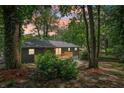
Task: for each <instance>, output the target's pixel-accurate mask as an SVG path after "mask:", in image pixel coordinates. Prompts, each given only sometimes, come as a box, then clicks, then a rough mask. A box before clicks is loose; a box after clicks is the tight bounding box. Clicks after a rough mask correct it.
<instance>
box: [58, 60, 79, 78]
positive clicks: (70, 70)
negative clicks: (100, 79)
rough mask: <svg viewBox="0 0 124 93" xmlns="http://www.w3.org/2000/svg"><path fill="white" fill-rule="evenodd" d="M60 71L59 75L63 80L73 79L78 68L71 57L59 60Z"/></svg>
mask: <svg viewBox="0 0 124 93" xmlns="http://www.w3.org/2000/svg"><path fill="white" fill-rule="evenodd" d="M59 66H60V73H59V77H60V78H62V79H64V80H70V79H75V78H76V77H77V74H78V70H77V68H76V66H77V63H76V62H74V61H73V60H72V59H65V60H61V61H60V63H59Z"/></svg>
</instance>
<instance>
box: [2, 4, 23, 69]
mask: <svg viewBox="0 0 124 93" xmlns="http://www.w3.org/2000/svg"><path fill="white" fill-rule="evenodd" d="M2 8H3V16H4V27H5V32H4V34H5V35H4V36H5V37H4V38H5V40H4V57H5V62H6V67H7V68H8V69H10V68H12V69H13V68H18V67H20V64H21V62H20V46H19V43H20V42H19V28H20V27H19V23H18V18H17V14H16V12H17V6H3V7H2Z"/></svg>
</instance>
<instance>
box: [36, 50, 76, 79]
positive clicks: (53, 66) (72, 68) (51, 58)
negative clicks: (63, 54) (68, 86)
mask: <svg viewBox="0 0 124 93" xmlns="http://www.w3.org/2000/svg"><path fill="white" fill-rule="evenodd" d="M36 63H37V68H38V72H40V73H42V75H44V76H43V77H45V79H47V80H50V79H56V78H61V79H65V80H69V79H73V78H76V77H77V74H78V70H77V68H76V66H77V64H76V62H74V61H73V60H72V59H64V60H61V59H58V58H57V57H56V56H55V55H53V54H52V53H51V52H50V51H47V52H45V53H44V54H43V55H41V54H39V55H38V56H37V60H36Z"/></svg>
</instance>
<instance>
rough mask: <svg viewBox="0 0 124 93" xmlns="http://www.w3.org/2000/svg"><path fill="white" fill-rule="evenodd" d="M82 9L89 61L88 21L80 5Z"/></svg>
mask: <svg viewBox="0 0 124 93" xmlns="http://www.w3.org/2000/svg"><path fill="white" fill-rule="evenodd" d="M82 10H83V18H84V23H85V30H86V42H87V50H88V58H89V63H91V62H90V61H91V59H90V46H89V31H88V30H89V29H88V21H87V18H86V16H87V15H86V11H85V6H82Z"/></svg>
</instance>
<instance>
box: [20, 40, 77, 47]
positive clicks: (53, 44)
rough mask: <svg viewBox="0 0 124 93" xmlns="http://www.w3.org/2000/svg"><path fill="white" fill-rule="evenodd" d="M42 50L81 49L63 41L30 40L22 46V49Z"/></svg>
mask: <svg viewBox="0 0 124 93" xmlns="http://www.w3.org/2000/svg"><path fill="white" fill-rule="evenodd" d="M28 47H33V48H40V47H48V48H52V47H79V46H77V45H74V44H72V43H67V42H63V41H53V40H29V41H27V42H25V43H24V44H23V45H22V48H28Z"/></svg>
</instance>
